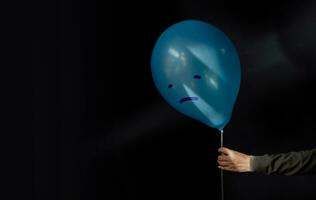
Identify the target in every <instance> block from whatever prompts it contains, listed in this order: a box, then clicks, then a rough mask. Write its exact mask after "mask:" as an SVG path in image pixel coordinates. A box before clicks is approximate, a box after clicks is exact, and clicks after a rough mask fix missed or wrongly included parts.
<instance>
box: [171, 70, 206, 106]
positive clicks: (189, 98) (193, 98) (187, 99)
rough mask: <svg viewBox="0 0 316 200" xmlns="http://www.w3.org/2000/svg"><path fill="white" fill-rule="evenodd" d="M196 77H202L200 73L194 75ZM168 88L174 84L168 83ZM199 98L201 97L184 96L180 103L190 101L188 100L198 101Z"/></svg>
mask: <svg viewBox="0 0 316 200" xmlns="http://www.w3.org/2000/svg"><path fill="white" fill-rule="evenodd" d="M193 78H194V79H201V76H200V75H194V76H193ZM168 88H170V89H171V88H173V85H172V84H169V85H168ZM197 100H199V97H197V96H192V97H189V96H187V97H183V98H182V99H180V100H179V103H185V102H188V101H197Z"/></svg>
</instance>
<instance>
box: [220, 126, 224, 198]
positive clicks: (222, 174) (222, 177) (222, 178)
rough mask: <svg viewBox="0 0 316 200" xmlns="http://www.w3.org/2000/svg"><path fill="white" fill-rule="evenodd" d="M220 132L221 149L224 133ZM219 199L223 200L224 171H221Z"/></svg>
mask: <svg viewBox="0 0 316 200" xmlns="http://www.w3.org/2000/svg"><path fill="white" fill-rule="evenodd" d="M220 131H221V147H223V145H224V131H223V130H220ZM221 197H222V200H224V171H223V170H222V169H221Z"/></svg>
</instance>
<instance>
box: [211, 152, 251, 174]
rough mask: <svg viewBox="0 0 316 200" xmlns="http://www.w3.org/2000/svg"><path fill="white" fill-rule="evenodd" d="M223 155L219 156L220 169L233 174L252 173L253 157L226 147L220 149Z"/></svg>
mask: <svg viewBox="0 0 316 200" xmlns="http://www.w3.org/2000/svg"><path fill="white" fill-rule="evenodd" d="M218 152H220V153H222V154H221V155H219V156H218V158H217V162H218V164H219V166H218V168H220V169H223V170H227V171H232V172H250V171H251V168H250V158H251V156H249V155H246V154H243V153H240V152H238V151H234V150H231V149H228V148H225V147H221V148H219V149H218Z"/></svg>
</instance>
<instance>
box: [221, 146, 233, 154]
mask: <svg viewBox="0 0 316 200" xmlns="http://www.w3.org/2000/svg"><path fill="white" fill-rule="evenodd" d="M218 152H219V153H223V154H226V155H228V154H229V153H230V152H231V150H230V149H228V148H226V147H221V148H219V149H218Z"/></svg>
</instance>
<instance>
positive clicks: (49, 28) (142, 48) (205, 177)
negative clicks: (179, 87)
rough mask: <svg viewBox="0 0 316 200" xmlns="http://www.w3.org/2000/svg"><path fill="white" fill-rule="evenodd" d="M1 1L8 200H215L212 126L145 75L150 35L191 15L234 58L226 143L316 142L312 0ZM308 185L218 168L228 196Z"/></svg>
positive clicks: (250, 147) (280, 146)
mask: <svg viewBox="0 0 316 200" xmlns="http://www.w3.org/2000/svg"><path fill="white" fill-rule="evenodd" d="M6 4H7V5H4V6H3V7H2V8H3V9H4V11H3V12H1V13H2V14H3V17H2V21H3V23H2V30H3V31H2V35H3V37H2V39H3V43H2V48H3V54H2V66H3V69H4V73H3V74H4V78H3V79H2V80H3V81H4V83H3V90H2V92H3V93H2V94H3V100H4V101H5V103H4V104H3V105H4V107H5V108H4V109H3V111H2V113H3V114H4V117H5V120H4V121H3V127H4V129H3V130H4V131H3V136H5V139H4V140H3V141H4V143H6V144H5V145H3V147H4V150H3V158H7V159H5V161H3V166H7V167H5V170H4V172H5V179H3V180H5V181H4V182H5V185H6V187H5V189H4V191H8V193H9V195H11V198H12V199H21V198H24V199H39V200H42V199H45V200H46V199H67V200H68V199H139V200H140V199H167V198H173V199H184V198H186V199H187V198H188V199H220V187H219V185H220V174H219V170H218V169H217V163H216V157H217V148H218V147H219V134H218V132H217V131H216V130H214V129H211V128H208V127H206V126H205V125H203V124H201V123H199V122H197V121H195V120H192V119H189V118H187V117H185V116H183V115H181V114H179V113H178V112H177V111H175V110H174V109H173V108H171V107H170V106H169V105H168V104H167V103H166V102H165V101H164V100H163V99H162V98H161V96H160V95H159V94H158V91H157V90H156V88H155V86H154V84H153V81H152V78H151V72H150V55H151V50H152V48H153V45H154V43H155V41H156V39H157V38H158V36H159V35H160V34H161V32H162V31H163V30H165V29H166V28H167V27H168V26H170V25H171V24H173V23H176V22H178V21H181V20H185V19H200V20H204V21H206V22H209V23H212V24H213V25H215V26H217V27H218V28H220V29H221V30H223V31H224V32H225V33H226V34H227V35H228V36H229V37H230V38H231V39H232V40H233V42H234V44H235V45H236V47H237V49H238V52H239V54H240V59H241V64H242V83H241V90H240V94H239V97H238V100H237V104H236V106H235V110H234V113H233V117H232V120H231V121H230V123H229V124H228V125H227V127H226V128H225V145H226V146H227V147H230V148H233V149H236V150H239V151H242V152H245V153H249V154H254V155H258V154H263V153H277V152H287V151H292V150H301V149H309V148H313V147H315V139H316V136H315V134H314V133H315V126H314V125H313V122H314V121H313V120H314V117H313V116H314V114H315V113H316V109H315V106H314V102H315V100H316V97H315V95H314V91H315V89H316V88H315V86H316V84H315V83H314V82H315V79H314V76H315V75H316V68H315V63H316V62H315V60H314V54H315V53H316V46H315V44H316V40H315V37H314V36H315V35H316V28H315V22H316V14H315V13H316V12H315V11H316V3H314V2H313V1H306V0H301V1H284V2H281V1H280V2H279V1H272V0H268V1H260V2H259V1H245V0H242V1H206V0H195V1H190V0H182V1H146V2H140V1H138V2H136V1H127V2H123V1H115V2H114V1H113V2H111V1H106V2H103V5H101V4H100V5H98V6H97V5H96V2H95V1H91V0H90V1H38V2H32V3H29V2H21V3H13V2H12V3H6ZM97 35H98V37H97ZM8 141H10V142H8ZM11 141H12V143H11ZM315 183H316V179H315V176H301V177H282V176H273V177H272V176H263V175H254V174H236V173H225V194H226V199H242V200H246V199H257V200H261V199H315V197H316V193H315V192H314V191H313V188H314V185H315ZM6 188H10V189H12V191H11V190H7V189H6Z"/></svg>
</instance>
